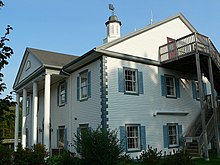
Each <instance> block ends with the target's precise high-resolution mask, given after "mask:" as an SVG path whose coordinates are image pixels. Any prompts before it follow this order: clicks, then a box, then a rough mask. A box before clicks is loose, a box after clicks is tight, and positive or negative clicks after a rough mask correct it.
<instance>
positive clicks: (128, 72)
mask: <svg viewBox="0 0 220 165" xmlns="http://www.w3.org/2000/svg"><path fill="white" fill-rule="evenodd" d="M124 76H125V92H131V93H137V70H132V69H124Z"/></svg>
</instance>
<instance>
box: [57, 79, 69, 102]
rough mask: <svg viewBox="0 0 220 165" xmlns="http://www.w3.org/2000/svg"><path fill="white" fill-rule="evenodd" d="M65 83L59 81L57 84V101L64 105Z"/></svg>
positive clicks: (65, 98) (65, 99)
mask: <svg viewBox="0 0 220 165" xmlns="http://www.w3.org/2000/svg"><path fill="white" fill-rule="evenodd" d="M66 96H67V85H66V82H62V83H60V85H59V86H58V95H57V97H58V98H57V102H58V105H59V106H62V105H65V104H66V101H67V97H66Z"/></svg>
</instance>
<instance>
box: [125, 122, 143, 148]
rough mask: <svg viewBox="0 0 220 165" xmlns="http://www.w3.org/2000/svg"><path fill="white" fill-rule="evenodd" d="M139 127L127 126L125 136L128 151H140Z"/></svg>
mask: <svg viewBox="0 0 220 165" xmlns="http://www.w3.org/2000/svg"><path fill="white" fill-rule="evenodd" d="M139 127H140V126H139V125H127V126H126V134H127V149H128V151H129V150H130V151H131V150H139V149H140V130H139Z"/></svg>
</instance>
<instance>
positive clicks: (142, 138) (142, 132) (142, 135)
mask: <svg viewBox="0 0 220 165" xmlns="http://www.w3.org/2000/svg"><path fill="white" fill-rule="evenodd" d="M141 150H144V151H146V131H145V126H141Z"/></svg>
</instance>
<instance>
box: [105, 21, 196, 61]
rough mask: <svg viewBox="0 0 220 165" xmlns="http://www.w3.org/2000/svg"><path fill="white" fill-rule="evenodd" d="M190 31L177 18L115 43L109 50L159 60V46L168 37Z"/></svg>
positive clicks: (179, 36)
mask: <svg viewBox="0 0 220 165" xmlns="http://www.w3.org/2000/svg"><path fill="white" fill-rule="evenodd" d="M180 29H181V30H180ZM190 33H192V31H190V30H189V28H188V27H187V26H186V25H185V24H184V23H183V22H182V21H181V20H180V18H176V19H174V20H171V21H169V22H166V23H164V24H162V25H160V26H157V27H154V28H152V29H150V30H148V31H145V32H143V33H141V34H139V35H137V36H135V37H132V38H129V39H127V40H125V41H123V42H121V43H118V44H116V45H113V46H112V47H109V48H108V50H111V51H114V52H120V53H124V54H130V55H135V56H139V57H144V58H148V59H153V60H158V48H159V46H161V45H163V44H166V43H167V37H170V38H173V39H177V38H181V37H182V36H186V35H188V34H190Z"/></svg>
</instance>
